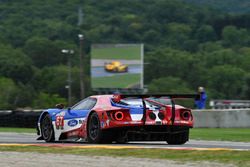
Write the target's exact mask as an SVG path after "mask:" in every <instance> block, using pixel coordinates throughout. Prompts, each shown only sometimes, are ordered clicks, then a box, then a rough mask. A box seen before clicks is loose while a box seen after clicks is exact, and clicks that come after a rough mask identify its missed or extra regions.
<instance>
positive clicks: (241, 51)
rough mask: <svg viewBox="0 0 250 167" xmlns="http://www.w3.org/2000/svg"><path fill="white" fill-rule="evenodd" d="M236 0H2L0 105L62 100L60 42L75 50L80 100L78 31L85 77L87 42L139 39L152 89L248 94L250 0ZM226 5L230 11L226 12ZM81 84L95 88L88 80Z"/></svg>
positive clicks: (220, 95) (76, 97)
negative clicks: (81, 15) (203, 0)
mask: <svg viewBox="0 0 250 167" xmlns="http://www.w3.org/2000/svg"><path fill="white" fill-rule="evenodd" d="M240 1H241V3H239V2H238V0H221V1H215V0H209V1H206V3H205V4H206V5H204V4H202V3H201V1H198V0H171V1H165V0H157V1H154V3H152V0H126V1H123V0H115V1H114V0H105V1H102V2H100V1H93V0H85V1H84V2H81V3H80V1H79V0H63V1H62V0H56V1H49V0H45V1H43V2H40V1H32V0H27V1H25V2H23V1H4V2H2V3H0V11H1V15H0V95H1V97H0V108H11V107H13V108H15V107H28V106H29V107H35V108H38V107H39V108H40V107H41V108H46V107H51V105H52V104H53V103H56V102H59V101H63V102H65V101H66V98H67V89H65V85H66V84H67V70H68V68H67V61H68V58H69V57H68V55H65V54H62V53H61V50H62V49H73V50H75V54H74V55H71V57H70V59H71V61H72V66H73V67H72V79H73V82H72V84H73V100H74V101H78V100H79V98H80V97H79V86H78V85H79V84H78V83H79V75H78V71H79V69H78V67H79V64H78V54H79V53H78V50H79V48H78V45H79V41H78V38H77V34H79V33H82V34H84V36H85V38H86V43H85V51H86V52H87V55H86V57H85V62H84V63H85V64H84V68H85V72H86V78H85V80H86V82H87V83H88V81H89V66H90V65H89V58H90V55H89V52H90V47H89V46H90V44H91V43H117V42H118V43H144V44H145V69H144V74H145V84H146V85H147V86H148V89H149V92H194V91H196V89H197V87H198V86H204V87H205V88H206V90H207V91H208V93H209V97H210V98H226V99H230V98H233V99H247V98H249V97H250V95H249V92H250V79H249V78H250V77H249V76H250V66H249V61H250V47H249V46H250V45H249V44H250V28H249V27H250V22H249V20H250V15H249V12H247V11H249V10H248V9H249V8H250V7H249V3H248V1H247V0H240ZM193 4H196V5H193ZM197 4H198V5H197ZM207 4H209V5H211V6H213V7H215V8H216V9H220V10H215V9H212V8H210V7H207ZM237 4H241V5H237ZM228 9H231V10H230V11H229V12H233V14H232V13H226V12H228ZM78 10H82V13H83V17H81V19H78ZM225 11H226V12H225ZM244 11H246V12H245V13H244ZM235 13H237V14H235ZM79 20H81V22H79ZM86 89H87V91H88V93H89V94H91V93H92V92H91V89H90V87H89V85H86Z"/></svg>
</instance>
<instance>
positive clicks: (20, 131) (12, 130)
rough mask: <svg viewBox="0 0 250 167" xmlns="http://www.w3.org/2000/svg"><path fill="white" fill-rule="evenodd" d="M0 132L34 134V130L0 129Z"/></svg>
mask: <svg viewBox="0 0 250 167" xmlns="http://www.w3.org/2000/svg"><path fill="white" fill-rule="evenodd" d="M0 132H15V133H36V129H35V128H13V127H0Z"/></svg>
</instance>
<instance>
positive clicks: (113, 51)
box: [91, 45, 141, 60]
mask: <svg viewBox="0 0 250 167" xmlns="http://www.w3.org/2000/svg"><path fill="white" fill-rule="evenodd" d="M91 58H92V59H123V60H140V59H141V45H134V46H127V47H106V48H95V47H92V50H91Z"/></svg>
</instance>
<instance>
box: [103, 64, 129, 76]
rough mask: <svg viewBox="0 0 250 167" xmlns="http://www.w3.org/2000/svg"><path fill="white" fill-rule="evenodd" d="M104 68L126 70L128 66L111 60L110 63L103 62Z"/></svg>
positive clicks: (115, 70)
mask: <svg viewBox="0 0 250 167" xmlns="http://www.w3.org/2000/svg"><path fill="white" fill-rule="evenodd" d="M104 69H105V70H106V71H107V72H116V73H120V72H128V66H127V65H125V64H122V63H121V62H119V61H112V62H111V63H105V65H104Z"/></svg>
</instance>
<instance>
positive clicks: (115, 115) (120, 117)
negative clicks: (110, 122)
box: [114, 111, 124, 121]
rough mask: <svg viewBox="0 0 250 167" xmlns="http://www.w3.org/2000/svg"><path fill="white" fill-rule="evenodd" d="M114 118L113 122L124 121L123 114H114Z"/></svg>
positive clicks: (119, 112) (118, 112)
mask: <svg viewBox="0 0 250 167" xmlns="http://www.w3.org/2000/svg"><path fill="white" fill-rule="evenodd" d="M114 118H115V120H117V121H121V120H123V119H124V114H123V112H121V111H117V112H115V113H114Z"/></svg>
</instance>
